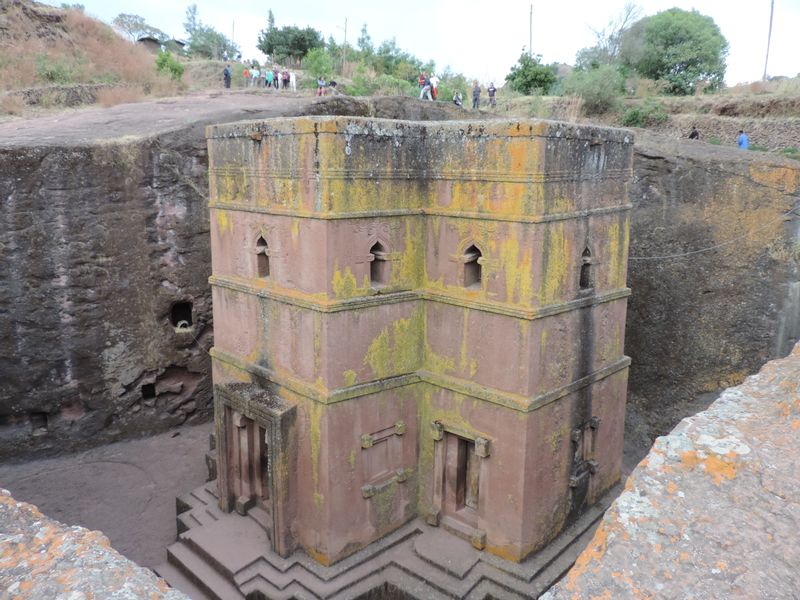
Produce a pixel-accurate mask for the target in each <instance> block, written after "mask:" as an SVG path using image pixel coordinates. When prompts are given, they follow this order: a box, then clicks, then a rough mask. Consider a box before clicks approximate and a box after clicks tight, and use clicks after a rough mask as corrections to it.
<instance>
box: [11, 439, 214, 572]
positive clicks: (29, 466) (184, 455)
mask: <svg viewBox="0 0 800 600" xmlns="http://www.w3.org/2000/svg"><path fill="white" fill-rule="evenodd" d="M212 428H213V423H207V424H204V425H197V426H194V427H182V428H180V429H176V430H174V431H172V432H167V433H164V434H160V435H155V436H152V437H149V438H143V439H138V440H130V441H125V442H118V443H115V444H109V445H107V446H100V447H98V448H92V449H90V450H86V451H84V452H80V453H76V454H66V455H63V456H59V457H55V458H48V459H44V460H36V461H29V462H24V463H18V464H6V465H0V487H1V488H5V489H7V490H10V491H11V495H12V496H13V497H14V498H15V499H16V500H18V501H25V502H30V503H31V504H35V505H36V506H37V507H39V509H40V510H41V511H42V512H43V513H44V514H46V515H47V516H49V517H52V518H53V519H56V520H58V521H61V522H62V523H65V524H67V525H83V526H84V527H87V528H89V529H99V530H100V531H102V532H103V533H105V534H106V535H107V536H108V538H109V539H110V540H111V544H112V546H113V547H114V548H115V549H116V550H118V551H119V552H120V553H122V554H124V555H125V556H127V557H128V558H130V559H132V560H134V561H135V562H137V563H139V564H140V565H142V566H146V567H152V566H155V565H157V564H159V563H161V562H164V560H165V559H166V548H167V546H168V545H169V544H171V543H172V542H174V541H175V536H176V535H177V532H176V529H175V497H176V496H179V495H181V494H184V493H186V492H187V491H189V490H191V489H193V488H195V487H197V486H199V485H202V484H203V482H204V481H205V480H206V466H205V460H204V456H205V453H206V451H207V450H208V437H209V434H210V433H211V430H212ZM176 434H177V435H176ZM173 436H174V437H173Z"/></svg>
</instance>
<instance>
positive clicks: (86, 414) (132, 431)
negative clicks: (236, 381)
mask: <svg viewBox="0 0 800 600" xmlns="http://www.w3.org/2000/svg"><path fill="white" fill-rule="evenodd" d="M201 136H202V130H201V129H199V128H198V130H197V131H196V132H192V131H188V132H184V133H183V134H182V135H177V134H176V135H173V136H170V137H165V138H152V139H139V140H135V141H130V142H126V141H125V140H120V141H118V142H114V143H107V144H95V145H91V146H84V147H72V148H63V147H48V146H38V147H28V148H24V149H2V150H0V173H3V174H4V176H2V177H0V197H1V198H2V199H3V205H2V206H3V208H2V211H1V212H0V222H1V223H2V224H1V225H0V339H2V340H3V344H2V347H1V348H0V381H1V382H2V383H1V384H0V457H4V458H8V457H13V456H20V455H24V454H28V453H30V452H32V451H34V450H36V451H41V452H46V451H57V450H68V449H70V448H72V447H76V446H79V445H87V444H95V443H103V442H108V441H112V440H115V439H118V438H121V437H127V436H132V435H141V434H147V433H152V432H156V431H162V430H164V429H167V428H169V427H172V426H175V425H179V424H181V423H184V422H190V423H191V422H193V421H196V420H200V419H203V418H207V417H208V416H209V414H210V397H211V395H210V386H209V381H208V376H207V373H208V371H209V368H210V362H209V358H208V355H207V352H206V350H205V348H206V347H208V346H210V343H211V340H210V339H209V338H210V336H211V295H210V290H209V287H208V281H207V279H208V275H209V274H210V251H209V244H208V216H207V208H206V202H205V200H204V194H205V192H204V190H203V188H204V187H205V186H206V184H205V178H206V174H205V173H206V168H207V167H206V160H205V147H204V142H203V141H202V137H201ZM178 302H185V303H191V308H190V309H189V310H188V311H187V310H185V309H186V308H187V307H188V304H187V305H184V310H183V313H182V314H179V315H177V316H180V317H181V319H182V320H189V321H191V324H192V326H191V327H190V328H188V329H185V330H178V329H176V328H175V327H173V324H172V322H171V317H172V316H173V315H171V312H172V307H173V305H174V304H175V303H178Z"/></svg>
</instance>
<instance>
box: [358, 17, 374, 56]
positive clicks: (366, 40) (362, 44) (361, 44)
mask: <svg viewBox="0 0 800 600" xmlns="http://www.w3.org/2000/svg"><path fill="white" fill-rule="evenodd" d="M356 46H358V49H359V50H360V51H361V55H362V56H364V57H368V56H372V54H373V53H374V52H375V47H374V46H373V45H372V38H371V37H369V33H368V32H367V24H366V23H364V25H362V26H361V35H359V36H358V40H357V41H356Z"/></svg>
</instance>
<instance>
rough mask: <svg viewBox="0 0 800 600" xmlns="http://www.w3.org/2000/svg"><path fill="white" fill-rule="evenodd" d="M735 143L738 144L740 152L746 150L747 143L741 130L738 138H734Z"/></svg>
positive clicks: (745, 135)
mask: <svg viewBox="0 0 800 600" xmlns="http://www.w3.org/2000/svg"><path fill="white" fill-rule="evenodd" d="M736 143H737V144H739V148H741V149H742V150H747V146H748V143H749V142H748V139H747V134H746V133H745V132H744V130H743V129H740V130H739V137H738V138H736Z"/></svg>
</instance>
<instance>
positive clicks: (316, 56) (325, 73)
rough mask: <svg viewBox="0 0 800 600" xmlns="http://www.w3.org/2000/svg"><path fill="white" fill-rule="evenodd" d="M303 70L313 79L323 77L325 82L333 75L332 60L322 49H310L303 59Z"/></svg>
mask: <svg viewBox="0 0 800 600" xmlns="http://www.w3.org/2000/svg"><path fill="white" fill-rule="evenodd" d="M303 69H304V70H305V72H306V74H308V75H311V76H313V77H314V79H316V78H318V77H324V78H325V79H326V80H327V79H330V78H331V75H332V74H333V59H332V58H331V55H330V54H328V53H327V52H326V51H325V50H324V49H323V48H312V49H311V50H309V51H308V54H306V57H305V58H304V59H303Z"/></svg>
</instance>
